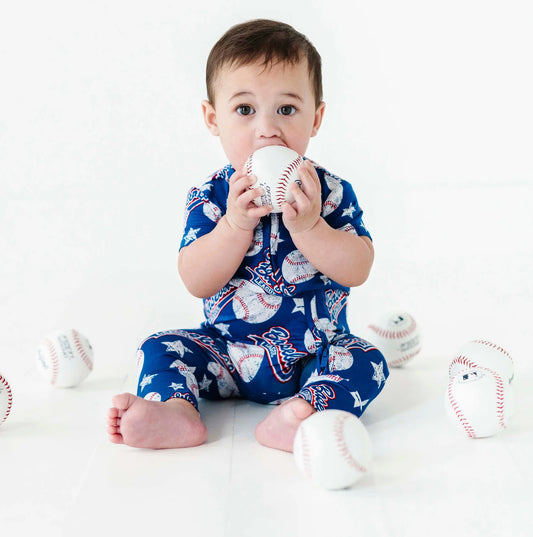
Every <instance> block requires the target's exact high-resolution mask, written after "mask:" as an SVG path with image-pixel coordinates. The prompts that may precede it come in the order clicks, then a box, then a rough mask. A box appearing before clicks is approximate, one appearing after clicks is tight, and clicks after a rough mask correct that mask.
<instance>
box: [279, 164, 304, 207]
mask: <svg viewBox="0 0 533 537" xmlns="http://www.w3.org/2000/svg"><path fill="white" fill-rule="evenodd" d="M301 163H302V159H301V157H300V155H298V156H297V157H296V158H294V160H292V161H291V162H290V163H289V164H288V165H287V167H286V168H285V171H284V172H283V173H282V174H281V176H280V177H279V179H278V181H279V183H280V184H279V188H278V189H277V190H276V201H277V203H278V205H281V204H282V203H284V202H285V193H286V191H287V185H288V183H289V176H290V175H291V173H292V172H293V171H295V170H296V169H297V168H298V166H299V165H300V164H301Z"/></svg>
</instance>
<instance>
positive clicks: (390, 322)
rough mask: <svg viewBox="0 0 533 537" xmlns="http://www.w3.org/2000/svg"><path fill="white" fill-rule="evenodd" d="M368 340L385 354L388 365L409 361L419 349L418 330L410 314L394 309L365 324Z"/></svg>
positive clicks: (402, 363) (393, 365)
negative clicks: (373, 321)
mask: <svg viewBox="0 0 533 537" xmlns="http://www.w3.org/2000/svg"><path fill="white" fill-rule="evenodd" d="M367 331H368V340H369V341H370V342H372V343H373V344H374V345H375V346H376V347H377V348H378V349H379V350H380V351H381V353H382V354H383V356H385V360H387V364H388V365H389V366H390V367H400V366H402V365H404V364H406V363H407V362H409V361H411V360H412V359H413V358H414V357H415V356H416V355H417V354H419V353H420V350H421V338H420V331H419V329H418V326H417V324H416V321H415V319H414V318H413V316H412V315H410V314H409V313H407V312H405V311H394V312H390V313H387V314H385V315H383V316H382V317H381V318H380V319H378V320H377V321H376V322H375V323H372V324H369V325H368V326H367Z"/></svg>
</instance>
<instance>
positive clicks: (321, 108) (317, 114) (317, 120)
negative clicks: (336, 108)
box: [311, 101, 326, 137]
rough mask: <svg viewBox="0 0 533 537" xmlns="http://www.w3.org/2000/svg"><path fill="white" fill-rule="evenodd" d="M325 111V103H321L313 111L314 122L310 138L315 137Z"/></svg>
mask: <svg viewBox="0 0 533 537" xmlns="http://www.w3.org/2000/svg"><path fill="white" fill-rule="evenodd" d="M325 109H326V103H325V102H324V101H322V102H321V103H320V104H319V105H318V107H317V109H316V111H315V121H314V123H313V130H312V131H311V137H313V136H316V134H317V132H318V129H320V125H322V119H323V118H324V110H325Z"/></svg>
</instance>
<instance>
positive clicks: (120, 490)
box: [0, 188, 533, 537]
mask: <svg viewBox="0 0 533 537" xmlns="http://www.w3.org/2000/svg"><path fill="white" fill-rule="evenodd" d="M456 194H457V193H456V192H455V193H454V192H449V191H447V192H446V193H444V192H426V193H423V192H422V193H420V192H411V193H410V194H409V196H407V195H406V196H405V197H404V199H402V206H403V207H405V211H406V214H407V213H409V215H412V217H413V218H416V219H418V223H416V222H413V223H411V224H410V223H409V219H408V218H406V219H404V221H403V222H401V224H402V228H403V229H402V233H401V234H398V237H399V238H398V241H400V242H401V244H397V245H394V244H393V243H394V241H393V239H389V242H387V237H394V236H395V235H394V233H392V232H393V231H394V229H393V228H394V223H391V230H390V231H391V233H390V234H389V233H388V231H389V230H387V229H384V228H381V229H378V236H379V235H381V237H382V241H381V244H382V250H381V252H383V253H382V255H381V257H378V258H377V259H376V265H375V270H374V273H373V276H372V278H371V279H370V280H369V282H367V284H366V285H365V286H364V287H363V288H361V289H360V290H357V291H356V292H355V293H354V297H353V298H354V306H353V307H352V309H351V310H350V315H351V316H352V325H353V326H354V327H356V326H358V325H362V323H364V322H365V319H366V318H367V316H368V317H371V316H373V315H375V314H376V313H377V312H379V311H381V310H382V309H383V308H385V307H387V308H388V307H389V306H391V304H394V305H396V306H398V307H405V308H406V309H409V310H410V311H412V313H413V314H414V315H415V317H416V318H417V319H418V321H419V324H420V326H421V328H422V333H423V335H424V350H423V353H422V354H421V355H420V356H419V357H417V359H416V360H414V361H413V362H411V363H410V364H408V365H406V366H405V367H404V368H402V369H394V370H392V372H391V376H390V379H389V381H388V384H387V386H386V388H385V390H384V391H383V393H382V395H381V397H380V398H379V399H378V400H376V401H375V402H374V404H373V405H372V406H371V407H370V408H369V409H368V411H367V412H366V414H365V415H364V416H363V423H364V424H365V425H366V426H367V428H368V431H369V433H370V436H371V439H372V442H373V449H374V462H373V469H372V472H371V473H370V474H369V475H368V476H367V477H365V478H364V479H363V480H361V481H360V482H359V483H358V484H356V485H355V486H354V487H352V488H350V489H348V490H343V491H335V492H328V491H324V490H319V489H316V488H314V487H312V486H311V485H310V484H309V483H308V482H306V481H305V480H304V479H303V478H302V477H301V476H300V475H299V473H298V471H297V469H296V466H295V464H294V462H293V458H292V455H290V454H287V453H282V452H277V451H274V450H269V449H267V448H264V447H261V446H259V445H258V444H257V443H256V442H255V440H254V437H253V431H254V427H255V424H256V423H257V422H258V421H259V420H261V419H262V418H263V417H264V416H265V415H266V413H267V412H268V411H269V410H270V408H269V407H263V406H260V405H256V404H252V403H249V402H246V401H227V402H222V403H207V402H204V403H203V404H202V407H201V410H202V414H203V416H204V419H205V421H206V423H207V425H208V428H209V438H208V441H207V443H206V444H205V445H203V446H201V447H199V448H194V449H185V450H168V451H150V450H137V449H132V448H129V447H126V446H116V445H112V444H110V443H109V442H108V441H107V438H106V435H105V430H104V424H105V415H106V411H107V407H108V406H109V402H110V399H111V396H112V395H113V394H114V393H117V392H120V391H122V390H131V389H132V384H133V375H132V367H133V364H132V361H133V355H134V350H135V346H136V343H137V342H138V341H139V340H140V339H141V338H142V337H143V336H144V335H147V334H148V333H150V332H152V331H155V330H158V329H166V328H171V327H183V326H185V325H186V324H187V325H193V324H195V323H197V322H198V321H199V318H200V317H199V308H198V306H197V305H196V302H195V301H193V300H191V299H190V298H188V297H187V296H186V295H185V293H184V292H183V290H182V289H181V288H180V287H179V285H178V284H176V290H175V291H172V292H170V294H171V295H172V296H171V297H170V298H171V300H170V299H169V296H168V295H169V291H168V288H165V289H166V290H165V291H163V287H164V286H167V285H168V282H170V281H173V280H171V279H170V277H169V278H168V279H166V274H164V275H162V276H161V275H158V274H155V275H150V274H149V273H136V272H133V271H132V272H127V271H123V272H121V273H120V274H113V273H110V274H108V275H106V276H101V275H100V276H98V275H97V276H95V277H94V278H92V279H89V278H87V279H82V280H80V282H81V283H80V282H78V283H77V284H74V283H71V284H70V287H69V285H68V284H67V285H66V287H65V286H63V287H62V288H63V293H64V294H63V295H59V296H58V295H57V294H55V293H56V290H57V289H59V288H60V283H61V282H62V281H65V279H64V276H65V274H67V271H65V274H62V273H61V272H57V271H56V272H54V273H53V274H52V273H50V274H37V273H36V274H35V278H36V281H42V282H45V281H47V282H49V283H48V286H43V287H42V288H40V290H39V294H37V295H35V289H34V286H35V285H36V284H35V283H32V280H31V279H29V278H28V272H27V271H28V270H29V269H27V268H26V269H25V270H26V272H24V271H22V272H21V274H19V273H15V271H11V272H9V273H6V272H5V273H3V276H5V277H8V278H9V279H8V280H7V281H8V282H9V285H3V286H2V288H1V291H2V293H1V299H2V309H0V321H1V324H2V325H3V326H4V327H5V326H7V327H9V331H8V332H6V333H4V334H3V335H2V342H1V343H0V348H1V353H0V371H2V372H4V374H5V375H6V376H7V377H8V378H9V380H10V382H11V384H12V388H13V394H14V404H13V410H12V413H11V415H10V416H9V418H8V419H7V421H6V422H5V423H4V424H3V425H2V426H1V427H0V532H1V535H2V536H3V535H6V536H7V535H10V536H19V535H30V532H33V534H35V535H40V536H48V535H50V536H56V535H57V536H59V535H65V536H74V535H77V536H79V535H91V536H94V535H98V533H99V532H100V533H101V534H103V535H112V531H117V532H119V531H120V534H121V535H133V536H137V535H139V536H140V535H147V534H155V535H158V534H162V533H163V532H165V534H177V535H200V536H204V535H205V536H208V537H217V536H222V535H224V536H228V537H229V536H231V537H236V536H241V535H242V536H265V537H267V536H268V537H271V536H276V537H282V536H291V537H294V536H300V535H302V536H303V535H306V536H315V535H316V536H318V535H350V536H351V535H354V536H355V535H368V536H381V535H384V536H388V537H389V536H404V535H432V536H440V535H442V536H444V535H457V536H463V535H464V536H469V537H470V536H474V537H475V536H483V537H488V536H503V535H512V536H513V537H518V536H521V535H524V536H525V535H531V532H532V531H533V523H532V522H531V513H530V511H531V509H532V508H533V493H532V492H531V482H532V479H533V458H532V456H531V455H532V451H533V428H532V425H533V366H532V362H533V360H532V354H531V345H530V344H529V339H530V334H531V327H530V325H531V323H530V318H531V311H532V306H533V288H532V285H531V282H532V273H533V271H532V259H533V255H532V247H531V237H530V234H531V231H532V230H533V226H532V225H531V223H532V220H531V210H530V207H531V203H530V201H531V199H532V196H531V189H525V188H517V189H513V188H510V189H498V190H491V189H488V190H484V191H483V192H473V191H472V192H466V194H467V195H468V196H470V197H469V198H468V200H466V199H465V192H462V195H461V197H458V196H456ZM458 199H460V200H462V201H460V202H458V201H457V200H458ZM474 199H475V200H476V203H477V202H479V201H480V200H481V202H486V203H484V204H483V203H481V205H483V206H485V207H490V208H491V209H490V211H492V209H493V208H494V207H495V206H496V205H498V206H499V207H500V209H499V213H498V216H494V219H493V218H492V217H491V218H489V209H480V208H479V205H476V207H478V208H477V209H476V210H477V215H478V216H479V217H480V218H479V219H477V218H475V219H472V220H470V221H469V222H467V225H466V226H464V227H463V229H462V233H457V231H458V229H457V226H458V224H455V226H456V228H454V224H449V225H446V226H445V225H441V224H434V223H435V222H439V219H440V216H441V214H440V213H442V214H444V213H445V212H447V211H448V210H450V209H449V204H450V203H452V202H453V204H454V208H453V210H454V211H455V214H456V215H458V216H459V218H458V220H462V221H463V223H464V219H462V218H461V216H464V212H465V208H466V207H467V206H468V204H469V203H470V202H473V200H474ZM495 201H497V202H498V203H497V204H496V203H494V202H495ZM390 204H391V206H392V204H393V200H392V197H391V201H390ZM445 206H447V208H446V209H445V208H443V207H445ZM386 209H387V207H386V206H385V207H384V208H383V209H382V210H386ZM502 211H503V214H502ZM491 214H492V212H491ZM481 216H483V217H487V218H484V219H481ZM421 220H422V223H421V222H420V221H421ZM489 223H490V225H489ZM450 226H451V227H450ZM505 226H507V227H505ZM415 228H416V231H415ZM437 232H438V233H437ZM511 236H513V237H515V238H514V239H513V240H514V242H512V243H511V242H510V240H507V239H509V238H510V237H511ZM459 237H462V239H461V240H458V238H459ZM407 243H408V244H407ZM409 248H410V249H411V251H412V252H413V255H414V256H415V258H414V259H412V258H410V257H409V256H408V255H405V252H406V251H407V249H409ZM399 252H403V253H404V255H403V256H402V255H398V253H399ZM158 276H161V277H160V278H159V277H158ZM39 278H41V280H39ZM5 281H6V280H5V279H4V282H5ZM66 281H67V283H68V281H69V280H68V278H67V280H66ZM72 281H73V280H72ZM143 282H144V284H143ZM148 282H150V284H148ZM143 285H144V287H143ZM32 286H33V287H32ZM141 288H142V289H144V290H143V291H142V292H141V291H139V289H141ZM52 297H55V298H54V300H55V302H54V303H53V306H54V308H55V309H54V308H52V313H51V314H50V315H51V316H52V318H51V319H50V318H47V316H46V308H45V307H44V303H45V302H46V301H47V300H52ZM32 299H33V300H32ZM21 300H22V303H21ZM165 301H166V302H165ZM163 303H164V304H163ZM58 304H61V305H60V306H58ZM357 304H358V305H359V307H358V306H357ZM363 306H364V307H363ZM39 323H40V324H39ZM52 323H55V324H60V325H61V326H64V327H68V326H70V325H74V326H76V327H77V328H79V329H80V330H81V331H82V332H84V333H86V335H87V336H88V337H89V339H91V341H92V343H93V345H94V347H95V351H96V362H95V370H94V371H93V373H92V374H91V376H90V377H89V378H88V379H87V380H86V381H85V382H84V383H83V384H81V385H80V386H79V387H77V388H74V389H67V390H59V389H57V390H54V389H52V388H49V387H48V386H46V385H44V384H43V382H42V381H41V379H40V377H39V376H38V373H37V371H36V370H35V368H34V366H33V353H34V350H35V346H36V341H35V338H36V335H35V333H36V332H37V327H39V326H42V327H43V330H44V328H45V327H48V326H49V325H51V324H52ZM354 331H355V330H354ZM480 335H483V336H484V337H489V338H491V337H492V338H494V339H497V340H498V342H499V343H500V344H501V345H503V346H506V347H507V348H508V350H509V351H510V352H511V354H512V355H513V358H514V360H515V364H516V378H515V380H514V383H515V386H516V391H517V395H518V401H519V404H518V411H517V414H516V415H515V417H514V419H513V421H512V423H511V425H510V427H509V428H508V429H507V430H505V431H503V432H502V433H500V434H498V435H497V436H494V437H491V438H487V439H481V440H471V439H468V438H466V437H465V436H463V435H462V433H460V432H459V431H456V430H455V429H454V428H452V426H451V425H450V423H449V422H448V420H447V417H446V414H445V411H444V405H443V400H444V392H445V389H446V385H447V374H448V372H447V366H448V362H449V360H450V359H451V358H452V357H453V353H454V350H455V349H456V348H457V347H458V346H459V345H460V344H461V343H463V342H465V341H467V340H468V339H470V338H474V337H479V336H480Z"/></svg>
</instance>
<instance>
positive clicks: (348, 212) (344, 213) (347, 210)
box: [342, 203, 355, 218]
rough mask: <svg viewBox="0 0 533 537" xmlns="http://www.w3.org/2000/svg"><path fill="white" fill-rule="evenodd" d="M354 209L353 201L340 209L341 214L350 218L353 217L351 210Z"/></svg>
mask: <svg viewBox="0 0 533 537" xmlns="http://www.w3.org/2000/svg"><path fill="white" fill-rule="evenodd" d="M354 211H355V207H354V205H353V203H350V206H349V207H346V209H344V211H342V216H349V217H350V218H353V212H354Z"/></svg>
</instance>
